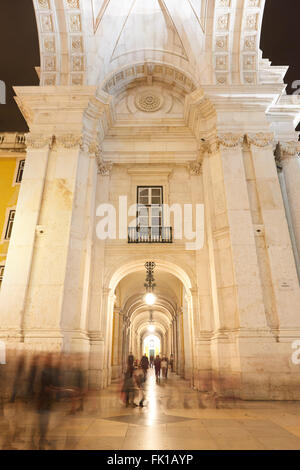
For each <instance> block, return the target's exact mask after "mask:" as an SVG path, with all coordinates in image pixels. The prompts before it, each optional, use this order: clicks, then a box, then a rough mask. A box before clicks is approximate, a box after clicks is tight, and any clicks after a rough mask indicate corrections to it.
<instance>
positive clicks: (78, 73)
mask: <svg viewBox="0 0 300 470" xmlns="http://www.w3.org/2000/svg"><path fill="white" fill-rule="evenodd" d="M92 3H93V9H92V10H91V9H90V8H89V7H88V6H86V3H85V2H83V1H80V0H78V1H76V2H73V1H67V0H66V1H65V2H64V10H57V11H56V10H55V6H54V4H53V3H52V2H51V3H50V2H48V1H40V0H35V7H36V11H37V18H38V25H39V32H40V41H41V46H42V47H41V51H42V64H43V67H42V69H41V86H39V87H17V88H16V94H17V103H18V105H19V107H20V109H21V111H22V112H23V114H24V116H25V118H26V120H27V123H28V126H29V128H30V133H29V134H28V136H27V158H26V167H25V173H24V179H23V182H22V186H21V191H20V197H19V202H18V210H17V214H16V219H15V223H14V228H13V233H12V239H11V243H10V248H9V252H8V257H7V263H6V264H7V266H6V270H5V276H4V280H3V285H2V289H1V293H0V324H1V329H0V337H1V339H3V340H5V341H7V342H9V343H10V344H11V345H14V346H16V345H18V347H24V348H30V349H32V348H35V349H44V350H48V349H50V350H60V349H64V350H67V351H78V350H79V351H83V352H86V353H89V357H90V362H89V369H90V383H91V385H92V386H95V387H105V386H107V385H108V384H109V383H110V381H111V379H112V378H117V377H119V376H120V374H121V372H122V371H123V370H124V368H125V367H126V357H127V355H128V353H129V352H130V351H132V352H133V353H134V354H135V356H140V355H141V354H142V352H143V340H144V338H145V337H146V336H147V331H148V330H147V327H148V325H149V307H147V306H146V305H145V303H144V300H143V294H144V278H145V268H144V264H145V262H146V261H154V262H155V263H156V284H157V287H156V293H157V302H156V304H155V306H154V307H153V308H152V315H153V322H154V325H155V327H156V334H157V336H158V337H159V339H160V341H161V350H162V352H163V353H164V354H167V355H168V356H169V355H170V354H171V353H172V354H173V355H174V359H175V369H176V371H177V372H178V373H179V374H180V375H182V376H184V377H185V378H186V379H188V380H190V382H191V385H192V386H193V387H194V388H196V389H198V390H202V391H214V392H216V393H218V394H220V395H225V396H235V397H240V398H243V399H299V398H300V392H299V385H300V370H299V366H297V365H295V364H294V362H293V361H292V354H293V348H292V345H293V343H294V342H295V341H297V340H300V316H299V305H300V289H299V278H298V275H297V269H298V270H299V266H297V263H298V260H299V253H300V233H299V194H298V193H299V190H298V189H297V188H298V187H299V185H298V184H297V181H298V179H299V177H300V176H299V175H300V162H299V157H298V151H299V148H298V144H297V140H298V134H297V133H296V132H295V124H296V125H297V123H298V122H299V120H300V101H299V100H298V97H297V96H292V97H289V96H287V95H286V94H285V91H284V90H285V87H284V84H283V76H284V74H285V72H286V68H284V67H271V66H270V64H269V62H268V61H267V60H263V59H262V55H261V51H259V49H258V47H259V36H260V27H261V20H262V14H263V8H264V1H263V0H261V1H252V0H251V1H250V0H245V1H243V2H242V4H243V8H239V9H238V8H237V6H236V2H230V1H223V0H222V1H221V0H219V1H216V2H205V1H204V0H203V2H194V1H189V0H186V1H185V2H183V1H182V0H180V2H179V1H174V0H172V1H170V0H165V1H162V2H158V1H156V0H151V1H149V2H147V5H145V2H142V1H141V0H136V1H134V2H130V1H128V2H127V1H126V2H122V4H121V5H120V2H117V3H118V9H117V10H116V2H115V1H114V0H111V1H106V2H102V3H101V2H97V1H94V2H92ZM198 3H199V5H198V6H199V8H197V7H195V5H197V4H198ZM116 12H117V13H118V14H116ZM61 16H64V18H65V19H66V24H67V26H68V30H67V33H65V32H64V31H59V24H61V23H60V22H59V21H57V19H58V18H59V17H61ZM234 21H236V24H237V25H241V27H239V28H236V27H235V25H234ZM149 24H151V25H153V27H151V28H149V27H148V25H149ZM112 25H113V27H112ZM132 25H134V27H133V26H132ZM92 31H93V33H91V32H92ZM65 36H66V38H67V39H68V40H67V41H66V38H65ZM67 45H68V49H66V50H65V48H66V47H67ZM278 142H279V143H280V155H279V157H278V158H279V160H280V161H281V163H282V168H283V170H282V173H281V175H280V178H278V172H277V165H276V161H275V157H274V150H275V147H276V146H277V143H278ZM277 150H278V146H277ZM278 158H277V164H278ZM283 178H284V181H283ZM283 183H284V184H283ZM151 186H152V187H153V186H155V187H160V188H162V191H163V197H164V203H165V204H168V205H169V206H172V205H174V204H179V205H181V206H182V207H184V205H192V207H193V208H195V207H196V205H197V204H198V205H202V206H204V244H203V246H202V245H201V247H198V248H197V247H196V249H193V250H191V249H188V248H187V244H186V241H184V240H181V239H179V238H177V237H175V231H174V230H173V238H174V239H173V243H170V244H163V243H136V244H132V243H128V233H127V226H128V225H129V224H130V220H131V219H132V218H134V216H135V210H134V209H133V212H131V213H130V217H129V218H128V219H127V206H126V210H124V206H121V209H120V210H119V204H120V201H123V202H124V198H125V197H126V198H127V199H126V201H127V202H126V204H128V207H130V206H132V205H133V204H135V203H136V201H137V188H138V187H151ZM284 188H286V192H284ZM120 198H121V199H120ZM122 198H123V199H122ZM103 204H107V205H108V204H110V205H111V207H114V208H116V216H117V221H118V222H117V225H116V233H117V235H118V236H117V237H116V239H109V240H108V239H107V240H103V239H101V237H100V238H99V234H98V230H97V227H98V224H99V221H100V219H101V215H102V216H103V215H104V214H102V212H101V209H99V207H103ZM121 204H122V203H121ZM101 205H102V206H101ZM124 214H125V215H124ZM193 215H195V214H193ZM124 217H125V231H124V230H123V229H121V228H120V227H123V226H124V224H123V225H122V223H121V222H122V221H124ZM187 217H188V218H191V217H192V214H189V215H188V216H187ZM185 222H187V221H186V220H185ZM172 224H173V225H174V221H173V222H172V221H171V225H172ZM173 229H174V226H173ZM298 272H299V271H298ZM275 370H276V374H274V371H275Z"/></svg>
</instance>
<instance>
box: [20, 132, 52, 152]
mask: <svg viewBox="0 0 300 470" xmlns="http://www.w3.org/2000/svg"><path fill="white" fill-rule="evenodd" d="M52 144H53V136H52V135H51V136H49V135H44V134H32V133H30V134H27V135H26V147H27V149H35V150H36V149H45V148H49V149H50V148H52Z"/></svg>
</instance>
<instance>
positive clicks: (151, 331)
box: [148, 325, 155, 333]
mask: <svg viewBox="0 0 300 470" xmlns="http://www.w3.org/2000/svg"><path fill="white" fill-rule="evenodd" d="M148 331H149V332H150V333H154V331H155V326H154V325H149V326H148Z"/></svg>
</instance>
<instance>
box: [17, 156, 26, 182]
mask: <svg viewBox="0 0 300 470" xmlns="http://www.w3.org/2000/svg"><path fill="white" fill-rule="evenodd" d="M25 163H26V159H25V158H23V159H22V160H19V162H18V165H17V174H16V177H15V184H21V183H22V180H23V175H24V169H25ZM22 164H23V168H22V170H21V168H20V167H21V165H22ZM21 171H22V178H21V179H20V178H19V175H20V173H21Z"/></svg>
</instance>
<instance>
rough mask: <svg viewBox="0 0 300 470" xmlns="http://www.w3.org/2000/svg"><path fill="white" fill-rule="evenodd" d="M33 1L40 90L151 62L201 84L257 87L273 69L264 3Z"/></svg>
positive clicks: (239, 0)
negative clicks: (265, 52)
mask: <svg viewBox="0 0 300 470" xmlns="http://www.w3.org/2000/svg"><path fill="white" fill-rule="evenodd" d="M33 1H34V6H35V11H36V16H37V24H38V29H39V37H40V49H41V56H42V58H41V59H42V60H41V84H42V85H84V84H87V85H100V84H101V83H102V82H104V81H105V80H106V79H107V78H108V77H109V76H111V75H114V76H115V79H114V80H116V81H117V80H118V79H122V78H123V79H124V77H125V75H126V73H130V72H129V71H128V70H129V69H130V68H128V66H138V65H139V64H140V65H141V66H142V64H145V63H148V62H149V61H150V62H152V63H154V64H158V65H159V64H160V65H164V66H170V74H174V78H175V77H176V73H177V74H178V75H177V79H178V80H181V81H183V82H185V81H186V80H190V79H191V77H192V78H193V81H194V83H195V85H196V86H200V85H205V84H206V85H209V84H211V85H213V84H218V85H220V86H222V85H228V84H241V83H242V84H246V85H251V84H253V85H254V84H257V83H261V82H264V77H265V71H266V69H268V70H269V66H270V64H269V61H268V60H263V59H262V57H261V52H260V50H259V42H260V32H261V23H262V16H263V11H264V5H265V0H209V1H208V0H147V1H145V0H33ZM125 70H127V72H126V71H125ZM118 73H119V74H120V76H118ZM180 73H182V74H181V75H180ZM124 74H125V75H124ZM279 75H280V76H279ZM279 75H278V76H277V75H276V73H275V74H274V77H273V78H274V81H275V82H276V81H278V80H282V74H279ZM114 83H116V82H114Z"/></svg>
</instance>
